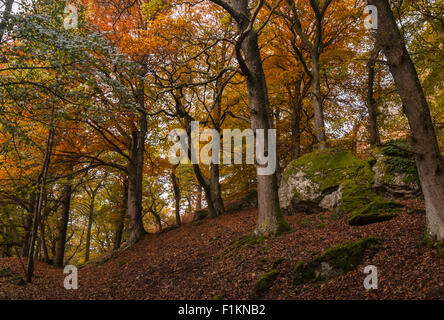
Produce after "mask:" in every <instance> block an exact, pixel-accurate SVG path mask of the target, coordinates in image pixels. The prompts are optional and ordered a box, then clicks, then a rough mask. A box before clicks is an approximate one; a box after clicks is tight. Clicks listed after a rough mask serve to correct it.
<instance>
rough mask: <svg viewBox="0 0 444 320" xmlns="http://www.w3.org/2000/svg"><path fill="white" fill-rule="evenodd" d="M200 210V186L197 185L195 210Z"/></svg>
mask: <svg viewBox="0 0 444 320" xmlns="http://www.w3.org/2000/svg"><path fill="white" fill-rule="evenodd" d="M199 210H202V188H201V186H198V187H197V199H196V211H199Z"/></svg>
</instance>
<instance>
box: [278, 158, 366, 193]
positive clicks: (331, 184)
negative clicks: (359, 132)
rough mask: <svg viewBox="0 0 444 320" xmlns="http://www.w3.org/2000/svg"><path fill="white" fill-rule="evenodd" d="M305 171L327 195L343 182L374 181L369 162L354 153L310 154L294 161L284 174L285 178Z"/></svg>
mask: <svg viewBox="0 0 444 320" xmlns="http://www.w3.org/2000/svg"><path fill="white" fill-rule="evenodd" d="M298 170H303V171H304V172H305V173H306V174H307V175H308V177H309V178H310V180H312V181H314V182H316V183H317V184H319V191H320V192H321V193H325V192H326V191H328V190H330V189H332V188H338V187H339V185H340V184H341V183H342V181H343V180H346V179H353V180H354V179H356V178H357V177H359V179H360V180H366V181H367V180H368V181H369V182H370V181H372V179H373V172H372V170H371V168H370V166H369V165H368V163H367V162H365V161H363V160H361V159H359V158H357V157H356V156H354V155H353V153H351V152H348V151H344V152H336V153H335V152H332V151H330V150H327V151H318V152H313V153H308V154H305V155H303V156H302V157H300V158H298V159H296V160H294V161H293V162H292V163H291V164H290V165H289V166H288V168H287V169H286V170H285V172H284V176H285V177H288V176H289V175H292V174H295V173H296V172H297V171H298Z"/></svg>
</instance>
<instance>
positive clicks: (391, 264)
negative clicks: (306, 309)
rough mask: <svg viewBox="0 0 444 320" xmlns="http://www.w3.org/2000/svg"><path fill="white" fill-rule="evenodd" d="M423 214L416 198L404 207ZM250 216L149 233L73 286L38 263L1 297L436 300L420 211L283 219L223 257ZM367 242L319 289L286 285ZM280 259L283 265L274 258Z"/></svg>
mask: <svg viewBox="0 0 444 320" xmlns="http://www.w3.org/2000/svg"><path fill="white" fill-rule="evenodd" d="M406 204H407V205H408V206H411V207H421V206H423V204H422V203H421V202H419V201H407V202H406ZM256 217H257V210H246V211H241V212H234V213H228V214H226V215H223V216H221V217H219V218H216V219H206V220H203V222H202V224H200V225H196V224H195V223H194V224H193V223H191V224H187V225H184V226H182V227H181V228H178V229H174V230H172V231H169V232H166V233H162V234H154V235H153V234H149V235H147V236H145V238H144V239H143V240H142V241H140V242H139V243H137V244H136V245H135V246H134V247H132V248H130V249H129V250H126V251H124V252H122V253H120V254H119V255H118V256H117V257H114V258H112V259H110V260H109V261H107V262H105V263H103V264H100V265H94V264H90V265H87V266H86V267H84V268H82V269H80V270H79V289H78V290H71V291H67V290H65V289H64V288H63V279H64V277H65V275H64V274H63V270H62V269H57V268H54V267H51V266H48V265H46V264H43V263H40V262H38V263H37V264H36V277H35V279H34V282H33V283H32V284H27V285H24V286H18V285H14V284H11V283H9V282H8V281H7V279H5V278H0V299H217V298H218V299H220V298H223V299H257V298H263V299H443V298H444V267H443V266H444V263H443V262H444V252H443V250H441V252H439V251H437V250H436V249H430V248H427V247H423V246H418V243H419V242H420V240H421V239H422V237H423V234H424V228H425V215H424V214H411V213H407V211H406V210H404V211H403V212H402V213H400V214H399V215H398V216H397V217H396V218H394V219H392V220H390V221H386V222H381V223H377V224H372V225H367V226H360V227H352V226H349V225H348V224H347V222H346V220H345V219H343V218H340V217H338V216H337V215H336V214H335V213H332V212H325V213H321V214H314V215H306V214H302V213H300V214H297V215H294V216H289V217H286V220H287V221H288V222H289V223H290V224H291V226H292V227H293V228H294V230H295V232H294V233H291V234H285V235H283V236H281V237H279V238H277V239H269V240H265V241H263V242H260V243H257V244H254V245H251V246H246V247H243V248H241V249H239V250H238V251H237V253H236V254H235V255H233V256H230V255H226V254H225V255H224V252H225V250H226V249H227V248H228V247H229V244H230V242H231V241H232V240H236V239H238V238H239V237H241V236H244V235H247V234H248V233H249V232H251V231H252V230H253V229H254V227H255V222H256ZM370 235H374V236H377V237H380V238H383V239H384V242H383V243H382V245H381V249H380V251H379V252H378V253H377V254H376V255H375V256H373V257H372V258H371V259H369V258H365V259H364V260H363V261H362V263H361V264H360V265H359V266H358V267H357V268H356V269H355V270H353V271H351V272H349V273H347V274H345V275H343V276H340V277H338V278H335V279H331V280H329V281H326V282H322V283H318V284H305V285H299V286H295V285H293V279H292V275H293V270H294V267H295V265H296V264H297V263H298V262H300V261H308V260H310V259H311V258H313V257H314V256H316V255H319V254H320V253H322V252H323V251H324V250H326V249H327V248H329V247H332V246H334V245H336V244H341V243H344V242H349V241H357V240H359V239H362V238H364V237H367V236H370ZM282 259H283V260H282ZM280 260H282V262H281V263H280V264H279V266H278V267H277V268H278V269H279V271H280V273H279V276H278V278H277V279H276V281H275V282H274V283H273V285H272V287H271V288H270V289H269V290H268V291H267V292H266V293H265V294H264V295H262V296H260V297H259V296H257V295H256V294H255V293H254V292H255V290H254V288H255V283H256V281H257V279H258V277H259V276H260V275H262V274H264V273H266V272H268V271H270V270H271V269H272V265H273V263H274V262H276V261H280ZM366 265H375V266H376V267H377V268H378V276H379V288H378V289H377V290H370V291H366V290H365V289H364V286H363V281H364V278H365V277H366V275H365V274H364V273H363V269H364V267H365V266H366ZM8 266H9V267H10V268H11V269H12V270H13V272H14V273H16V274H18V275H22V274H23V267H22V265H21V263H20V262H19V259H17V258H6V259H0V270H1V269H3V268H4V267H8Z"/></svg>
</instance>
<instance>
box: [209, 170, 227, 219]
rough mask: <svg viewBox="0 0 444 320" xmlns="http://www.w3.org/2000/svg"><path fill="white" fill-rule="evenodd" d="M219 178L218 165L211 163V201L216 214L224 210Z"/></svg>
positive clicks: (218, 214)
mask: <svg viewBox="0 0 444 320" xmlns="http://www.w3.org/2000/svg"><path fill="white" fill-rule="evenodd" d="M219 180H220V171H219V165H218V164H214V163H212V164H211V166H210V190H211V201H212V202H213V207H214V211H215V212H216V214H217V216H220V215H221V214H223V213H224V212H225V207H224V202H223V200H222V192H221V188H220V181H219Z"/></svg>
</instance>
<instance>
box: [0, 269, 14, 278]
mask: <svg viewBox="0 0 444 320" xmlns="http://www.w3.org/2000/svg"><path fill="white" fill-rule="evenodd" d="M12 275H13V272H12V270H11V268H9V267H5V268H3V269H1V270H0V278H3V277H11V276H12Z"/></svg>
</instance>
